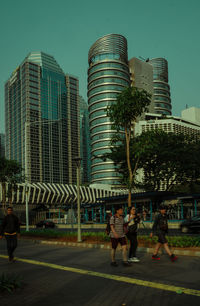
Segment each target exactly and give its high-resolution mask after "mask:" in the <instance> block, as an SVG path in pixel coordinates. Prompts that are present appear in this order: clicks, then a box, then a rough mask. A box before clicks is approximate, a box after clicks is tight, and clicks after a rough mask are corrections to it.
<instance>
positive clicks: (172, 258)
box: [170, 254, 178, 262]
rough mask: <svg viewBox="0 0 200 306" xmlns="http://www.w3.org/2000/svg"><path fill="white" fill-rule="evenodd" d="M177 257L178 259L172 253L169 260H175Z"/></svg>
mask: <svg viewBox="0 0 200 306" xmlns="http://www.w3.org/2000/svg"><path fill="white" fill-rule="evenodd" d="M177 259H178V257H177V256H175V255H174V254H172V255H171V256H170V260H171V261H172V262H174V261H176V260H177Z"/></svg>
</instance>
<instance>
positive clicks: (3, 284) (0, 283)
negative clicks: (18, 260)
mask: <svg viewBox="0 0 200 306" xmlns="http://www.w3.org/2000/svg"><path fill="white" fill-rule="evenodd" d="M21 286H22V280H21V277H20V276H18V275H15V274H4V273H3V274H2V275H1V276H0V291H8V292H10V293H11V292H13V290H14V289H17V288H20V287H21Z"/></svg>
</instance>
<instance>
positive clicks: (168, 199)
mask: <svg viewBox="0 0 200 306" xmlns="http://www.w3.org/2000/svg"><path fill="white" fill-rule="evenodd" d="M127 203H128V195H127V194H123V195H117V196H110V197H104V198H99V199H97V202H96V203H95V204H92V205H87V206H86V205H83V206H82V220H83V222H84V220H85V222H91V221H93V222H95V223H104V222H106V212H107V211H111V212H112V214H114V212H115V209H116V208H117V207H119V206H123V208H124V212H125V214H126V213H127V210H128V204H127ZM161 203H163V204H165V205H166V206H167V213H168V217H169V221H171V222H177V221H180V220H183V219H186V218H189V217H193V216H196V215H198V214H200V194H184V193H179V194H177V193H172V192H165V191H160V192H141V193H133V194H132V205H134V206H135V207H136V209H137V212H138V213H140V214H141V216H142V218H143V221H147V222H152V221H153V220H154V218H155V215H156V214H157V212H158V210H159V206H160V204H161Z"/></svg>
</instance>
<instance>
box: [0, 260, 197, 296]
mask: <svg viewBox="0 0 200 306" xmlns="http://www.w3.org/2000/svg"><path fill="white" fill-rule="evenodd" d="M0 258H6V259H7V258H8V256H5V255H0ZM16 260H17V261H21V262H25V263H28V264H32V265H37V266H43V267H49V268H52V269H56V270H62V271H68V272H73V273H79V274H85V275H91V276H96V277H101V278H106V279H111V280H114V281H119V282H123V283H129V284H134V285H138V286H145V287H150V288H154V289H160V290H166V291H172V292H176V293H177V292H182V293H185V294H188V295H195V296H200V290H195V289H189V288H184V287H178V286H173V285H166V284H161V283H155V282H149V281H144V280H140V279H136V278H131V277H125V276H119V275H113V274H106V273H100V272H95V271H90V270H83V269H77V268H72V267H65V266H61V265H56V264H51V263H47V262H42V261H37V260H32V259H24V258H18V257H16Z"/></svg>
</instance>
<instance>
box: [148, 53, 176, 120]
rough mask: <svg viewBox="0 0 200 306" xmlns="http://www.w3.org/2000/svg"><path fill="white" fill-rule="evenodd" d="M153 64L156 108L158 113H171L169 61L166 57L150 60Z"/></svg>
mask: <svg viewBox="0 0 200 306" xmlns="http://www.w3.org/2000/svg"><path fill="white" fill-rule="evenodd" d="M148 63H149V64H151V65H152V66H153V83H154V95H153V98H154V108H155V111H154V112H155V113H156V114H164V115H171V114H172V111H171V109H172V106H171V97H170V86H169V84H168V62H167V60H166V59H164V58H153V59H150V60H148Z"/></svg>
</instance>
